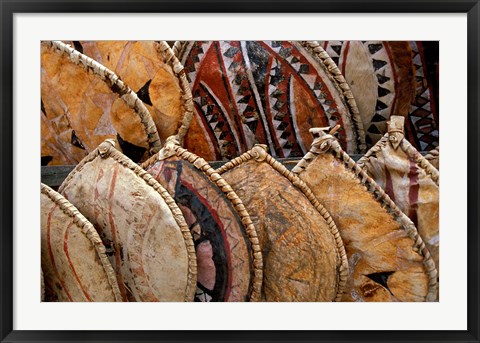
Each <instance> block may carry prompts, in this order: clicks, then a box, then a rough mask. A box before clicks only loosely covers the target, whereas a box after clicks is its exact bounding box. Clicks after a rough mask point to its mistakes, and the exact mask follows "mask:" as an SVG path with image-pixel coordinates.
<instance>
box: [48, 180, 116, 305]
mask: <svg viewBox="0 0 480 343" xmlns="http://www.w3.org/2000/svg"><path fill="white" fill-rule="evenodd" d="M40 203H41V209H42V211H41V223H42V230H41V242H42V250H41V251H42V279H41V282H42V301H61V302H63V301H67V302H83V301H98V302H107V301H108V302H110V301H121V296H120V290H119V287H118V283H117V279H116V277H115V272H114V271H113V268H112V265H111V264H110V261H109V260H108V257H107V255H106V253H105V246H104V245H103V244H102V241H101V240H100V237H99V236H98V234H97V232H96V231H95V229H94V227H93V225H92V224H91V223H90V222H89V221H88V220H87V219H86V218H85V217H84V216H83V215H82V214H80V212H78V210H77V209H76V208H75V207H74V206H73V205H72V204H71V203H69V202H68V201H67V200H66V199H65V198H64V197H63V196H61V195H60V194H58V193H57V192H55V191H54V190H52V189H51V188H49V187H48V186H46V185H44V184H42V185H41V202H40Z"/></svg>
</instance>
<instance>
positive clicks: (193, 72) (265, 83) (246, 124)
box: [173, 41, 365, 160]
mask: <svg viewBox="0 0 480 343" xmlns="http://www.w3.org/2000/svg"><path fill="white" fill-rule="evenodd" d="M173 50H174V52H175V53H176V54H178V56H179V59H180V62H181V63H182V64H183V65H184V67H185V72H186V74H187V77H188V78H189V81H190V86H191V88H192V95H193V102H194V118H193V120H192V123H191V126H190V131H189V134H188V136H187V137H186V138H185V147H186V148H187V149H188V150H189V151H192V152H193V153H195V154H197V155H199V156H201V157H203V158H205V159H207V160H222V159H231V158H234V157H236V156H239V155H240V154H242V153H244V152H246V151H247V150H249V149H251V148H252V147H253V145H254V144H257V143H259V144H265V145H266V146H267V147H268V149H269V151H270V154H272V155H273V156H276V157H300V156H303V155H304V153H306V151H307V150H308V147H309V145H310V144H311V141H312V138H311V136H310V135H309V133H308V130H309V129H310V128H311V127H312V126H315V125H320V126H329V125H335V124H338V123H340V124H341V125H342V127H343V128H344V130H343V131H342V132H341V133H340V134H341V143H342V146H343V147H344V148H345V149H346V150H347V151H349V152H351V153H358V152H359V151H364V148H365V147H364V144H363V143H364V141H362V140H363V139H364V134H363V127H362V125H361V120H360V117H359V116H358V113H357V112H356V105H355V101H354V100H353V96H352V94H351V92H350V91H349V89H348V84H347V83H346V82H343V83H339V82H338V81H337V80H340V79H343V77H341V75H339V73H337V72H336V71H338V68H336V67H334V66H332V65H331V59H330V58H329V57H328V55H327V54H326V53H325V52H324V51H323V49H322V48H321V47H320V46H318V44H316V43H314V42H290V41H191V42H176V43H175V45H174V47H173ZM335 68H336V69H335ZM343 81H344V80H343ZM360 131H361V132H360Z"/></svg>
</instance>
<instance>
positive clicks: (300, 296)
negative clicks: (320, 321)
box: [217, 145, 348, 302]
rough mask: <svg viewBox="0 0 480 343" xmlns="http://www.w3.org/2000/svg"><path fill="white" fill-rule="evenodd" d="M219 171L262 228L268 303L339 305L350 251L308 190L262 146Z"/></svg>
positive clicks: (264, 285) (264, 292) (261, 244)
mask: <svg viewBox="0 0 480 343" xmlns="http://www.w3.org/2000/svg"><path fill="white" fill-rule="evenodd" d="M217 171H218V172H219V173H220V174H221V175H222V176H223V178H224V179H225V180H226V181H227V182H228V183H229V184H230V185H231V186H232V188H233V190H234V191H235V192H236V193H237V194H238V196H239V197H240V199H242V201H243V203H244V204H245V207H246V208H247V211H248V213H249V214H250V216H251V218H252V221H253V223H254V225H255V227H256V229H257V233H258V237H259V241H260V247H261V249H262V255H263V263H264V272H263V273H264V279H263V292H262V297H263V300H264V301H282V302H286V301H334V300H339V299H340V297H341V294H342V292H343V287H344V284H345V282H346V276H347V274H348V266H347V261H346V256H345V250H344V247H343V243H342V241H341V238H340V235H339V234H338V231H337V229H336V226H335V223H333V221H332V219H331V217H330V215H329V214H328V212H327V211H326V210H325V208H323V206H322V205H321V204H320V203H319V202H318V201H316V199H315V198H314V196H313V194H312V193H311V191H310V190H309V189H308V187H306V185H305V184H304V183H303V182H302V181H301V180H300V179H299V178H298V177H297V176H296V175H294V174H293V173H291V172H289V171H288V170H287V169H286V168H285V167H284V166H283V165H282V164H280V163H279V162H277V161H275V159H274V158H273V157H272V156H270V155H268V154H267V152H266V147H265V146H260V145H257V146H255V147H254V148H253V149H252V150H250V151H248V152H246V153H245V154H243V155H241V156H239V157H238V158H236V159H234V160H232V161H230V162H228V163H227V164H225V165H224V166H223V167H221V168H220V169H218V170H217Z"/></svg>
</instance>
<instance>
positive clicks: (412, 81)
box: [319, 41, 439, 151]
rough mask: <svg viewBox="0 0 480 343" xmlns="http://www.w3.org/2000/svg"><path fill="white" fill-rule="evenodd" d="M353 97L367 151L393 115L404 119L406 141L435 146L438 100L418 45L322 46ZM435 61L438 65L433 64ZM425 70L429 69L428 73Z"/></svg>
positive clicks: (344, 43)
mask: <svg viewBox="0 0 480 343" xmlns="http://www.w3.org/2000/svg"><path fill="white" fill-rule="evenodd" d="M319 43H320V45H321V46H322V47H323V48H324V49H325V50H326V52H327V53H328V54H329V55H330V56H331V57H332V60H333V61H334V62H335V63H336V64H337V65H338V67H339V69H340V71H341V72H342V74H343V75H344V76H345V79H346V80H347V82H348V84H349V85H350V89H351V91H352V93H353V95H354V96H355V101H356V103H357V105H358V109H359V113H360V116H361V118H362V121H363V125H364V128H365V134H366V137H365V140H366V143H367V145H368V147H371V146H373V145H374V144H375V143H376V142H377V141H378V140H380V139H381V138H382V136H383V135H384V134H385V133H386V132H387V121H388V119H389V118H390V116H392V115H394V114H395V115H401V116H404V117H406V118H408V125H407V127H406V137H407V139H408V140H409V141H410V142H411V143H412V144H413V145H414V146H415V147H416V148H417V149H419V150H422V151H425V150H431V149H433V148H434V147H435V146H437V145H438V119H439V118H438V111H437V104H438V100H437V99H436V98H435V91H434V87H433V82H437V81H434V80H432V77H431V75H434V73H433V72H434V70H433V71H432V70H431V68H432V65H428V64H427V63H426V61H425V54H424V47H423V43H422V42H416V41H321V42H319ZM437 62H438V61H437ZM429 69H430V70H429Z"/></svg>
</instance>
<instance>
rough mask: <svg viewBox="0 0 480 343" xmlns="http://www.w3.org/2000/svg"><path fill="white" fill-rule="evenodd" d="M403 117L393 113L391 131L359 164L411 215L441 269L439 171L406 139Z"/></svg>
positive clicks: (389, 129)
mask: <svg viewBox="0 0 480 343" xmlns="http://www.w3.org/2000/svg"><path fill="white" fill-rule="evenodd" d="M404 121H405V118H404V117H399V116H392V117H390V122H389V123H388V133H387V134H386V135H385V136H384V137H383V138H382V139H381V140H379V141H378V142H377V144H376V145H375V146H374V147H373V148H371V149H370V150H369V151H368V152H367V153H366V154H365V156H363V157H362V158H361V159H360V160H359V161H358V165H359V166H360V167H361V168H362V169H363V170H364V171H365V172H366V173H367V174H368V175H369V176H371V177H372V178H373V179H374V180H375V182H376V183H377V184H378V185H379V186H380V187H382V188H383V189H384V190H385V192H386V193H387V194H388V196H389V197H390V199H392V200H393V201H394V202H395V204H396V205H397V206H398V207H399V208H400V210H402V212H403V213H405V214H406V215H407V216H408V217H409V218H410V220H411V221H412V222H413V224H414V225H415V226H416V227H417V229H418V232H419V233H420V236H421V237H422V238H423V240H424V242H425V244H426V246H427V248H428V249H429V250H430V253H431V254H432V257H433V259H434V261H435V265H436V266H437V269H439V268H438V267H439V264H438V249H439V232H438V226H439V185H438V182H439V180H438V179H439V173H438V170H437V169H435V168H434V167H433V166H432V165H431V164H430V162H428V161H427V159H426V158H424V157H423V156H422V155H421V154H420V153H419V152H418V151H417V149H415V148H414V147H413V146H412V145H411V144H410V143H409V142H408V141H407V140H406V139H405V136H404Z"/></svg>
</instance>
